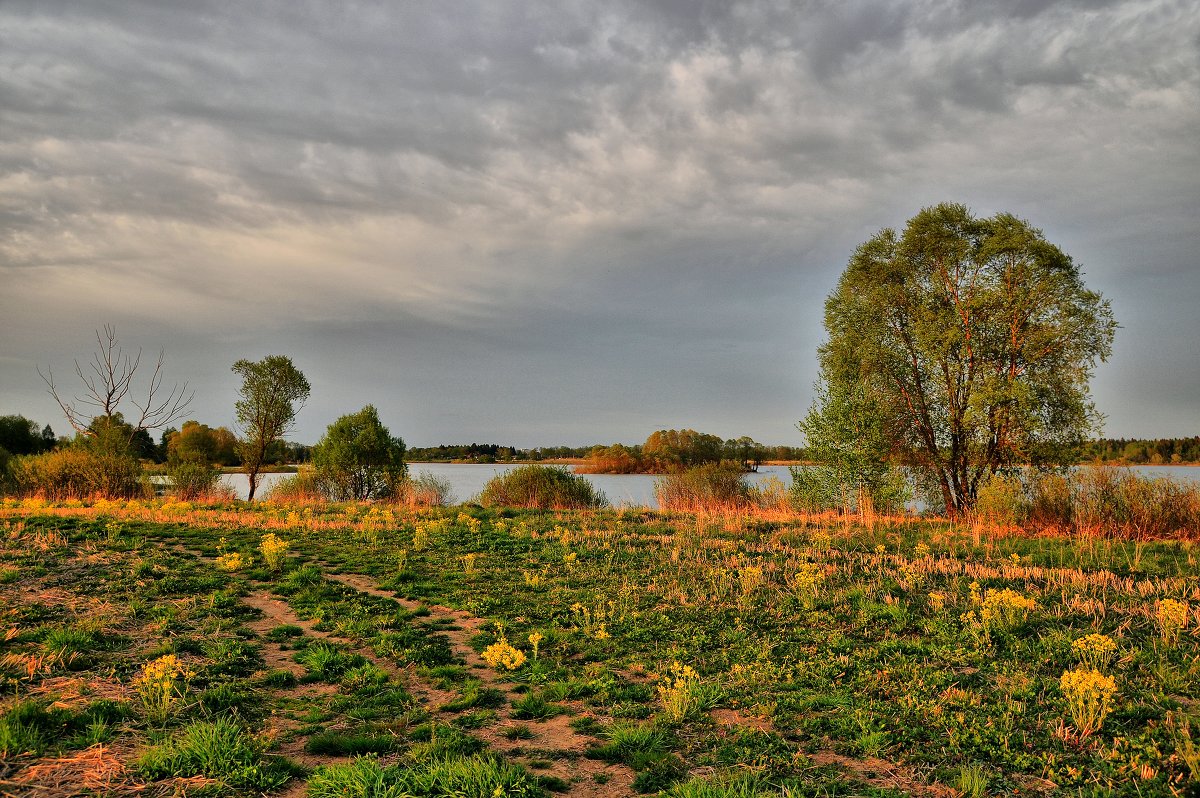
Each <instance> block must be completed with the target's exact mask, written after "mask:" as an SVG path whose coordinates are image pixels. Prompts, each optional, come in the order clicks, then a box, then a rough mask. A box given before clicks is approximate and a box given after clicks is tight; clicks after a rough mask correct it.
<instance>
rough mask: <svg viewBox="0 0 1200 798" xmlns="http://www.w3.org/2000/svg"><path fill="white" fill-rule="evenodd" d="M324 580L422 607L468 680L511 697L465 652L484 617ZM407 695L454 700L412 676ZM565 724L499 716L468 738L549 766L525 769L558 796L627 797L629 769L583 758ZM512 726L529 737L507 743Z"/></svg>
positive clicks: (347, 578) (581, 738)
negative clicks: (550, 780) (557, 787)
mask: <svg viewBox="0 0 1200 798" xmlns="http://www.w3.org/2000/svg"><path fill="white" fill-rule="evenodd" d="M326 576H327V577H328V578H329V579H332V580H334V581H336V582H340V583H341V584H343V585H346V586H347V587H350V588H353V589H354V590H357V591H359V592H361V593H367V594H369V595H372V596H377V597H379V598H384V599H388V600H390V601H394V602H396V603H397V604H398V605H400V606H401V607H403V608H404V609H406V610H416V609H418V608H426V609H428V610H429V613H430V615H429V619H430V620H431V621H434V622H436V623H439V625H440V626H441V627H445V626H448V628H439V629H438V630H437V632H438V634H441V635H445V636H446V638H447V639H449V641H450V647H451V650H452V651H453V652H454V656H456V657H458V658H459V659H461V660H462V661H463V662H465V663H467V666H468V667H469V668H470V670H471V675H472V676H473V677H474V678H476V679H478V680H479V681H480V682H481V683H482V684H483V686H484V687H490V688H493V689H496V690H500V691H502V692H504V693H505V694H506V695H507V697H508V699H509V702H510V703H511V702H512V700H513V698H514V697H517V694H515V693H514V692H513V689H514V687H516V685H514V684H512V683H511V682H507V681H504V680H502V679H500V678H499V677H498V676H497V675H496V673H495V671H493V670H492V669H491V668H489V667H487V665H486V664H485V663H484V661H483V658H482V657H480V655H479V654H478V653H477V652H476V651H475V649H473V648H471V645H470V642H469V641H470V640H471V638H472V637H474V636H475V635H476V634H478V633H479V632H480V631H481V630H482V629H483V627H484V626H485V625H486V623H487V622H486V621H485V620H484V619H482V618H477V617H475V616H473V615H471V614H470V613H468V612H464V611H462V610H455V609H451V608H450V607H442V606H438V605H429V604H424V603H422V602H418V601H413V600H411V599H406V598H401V597H399V596H397V595H396V594H395V593H394V592H392V591H389V590H383V589H381V588H380V587H379V585H378V583H377V582H376V581H375V580H374V579H372V578H371V577H369V576H364V575H362V574H346V573H340V574H331V573H327V574H326ZM410 692H412V693H413V694H414V695H417V696H419V697H424V698H436V700H434V701H430V702H427V706H428V707H429V709H430V711H436V710H437V708H439V707H441V706H443V705H444V704H445V703H446V702H447V701H449V700H451V699H452V698H454V697H455V696H456V694H455V693H447V692H445V691H441V690H437V689H436V688H434V687H433V686H432V685H429V684H426V683H424V681H423V680H421V679H419V678H417V677H416V675H415V674H413V679H412V681H411V687H410ZM558 703H560V704H563V705H565V706H568V707H569V708H570V709H571V710H572V711H573V712H574V713H575V714H576V715H577V716H578V715H586V714H591V713H590V712H589V711H588V709H587V708H586V707H585V706H584V705H583V704H580V703H577V702H569V701H568V702H558ZM570 721H571V718H570V717H569V716H566V715H559V716H556V717H553V718H548V719H546V720H544V721H536V722H528V723H526V722H521V721H515V720H513V719H511V718H508V717H504V718H501V719H499V720H498V721H497V722H496V723H493V724H491V725H489V726H486V727H484V728H482V729H477V730H474V731H473V732H472V734H473V735H474V736H475V737H477V738H479V739H480V740H483V741H484V742H485V743H487V744H488V746H489V747H490V748H491V749H492V750H493V751H496V752H498V753H501V754H504V755H505V756H507V757H509V758H511V759H514V760H516V761H518V762H522V764H525V765H526V766H530V764H531V763H538V764H542V765H544V764H545V763H547V762H548V763H549V767H544V766H543V767H539V768H534V767H530V770H532V771H533V772H536V773H541V774H543V775H550V776H556V777H558V778H560V779H562V780H563V781H565V782H567V783H568V784H569V785H570V786H569V788H568V790H567V791H566V792H565V793H564V795H567V796H571V798H616V796H627V795H633V794H634V792H633V789H632V784H633V771H632V770H631V769H630V768H628V767H625V766H624V765H614V764H609V763H606V762H600V761H597V760H592V759H587V758H585V757H584V756H583V753H584V751H586V750H587V749H588V747H589V746H590V745H591V743H592V742H593V738H591V737H589V736H587V735H583V734H580V733H579V732H577V731H575V730H574V729H573V728H571V726H570ZM515 726H524V727H525V728H527V729H528V730H529V731H530V732H532V733H533V737H531V738H529V739H526V740H509V739H508V738H507V737H505V736H504V733H505V732H506V731H508V730H510V729H512V728H513V727H515ZM522 760H524V761H522Z"/></svg>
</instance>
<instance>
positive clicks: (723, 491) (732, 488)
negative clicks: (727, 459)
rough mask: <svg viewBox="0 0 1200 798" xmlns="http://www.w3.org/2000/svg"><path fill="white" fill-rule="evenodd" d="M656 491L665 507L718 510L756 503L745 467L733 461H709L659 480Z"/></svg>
mask: <svg viewBox="0 0 1200 798" xmlns="http://www.w3.org/2000/svg"><path fill="white" fill-rule="evenodd" d="M654 495H655V497H656V498H657V499H658V506H659V507H661V508H662V509H664V510H682V511H688V510H718V509H730V508H738V507H747V506H749V505H751V504H753V503H754V499H753V493H752V492H751V489H750V486H749V485H747V484H746V483H745V481H743V480H742V469H741V468H740V467H739V466H736V465H734V464H732V463H719V464H718V463H707V464H705V465H700V466H695V467H694V468H689V469H687V470H686V471H679V472H676V473H674V474H667V475H666V476H664V477H662V478H660V479H657V480H655V482H654Z"/></svg>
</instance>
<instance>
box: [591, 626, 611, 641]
mask: <svg viewBox="0 0 1200 798" xmlns="http://www.w3.org/2000/svg"><path fill="white" fill-rule="evenodd" d="M592 637H594V638H596V639H597V640H607V639H608V638H610V637H612V635H610V634H609V633H608V630H607V629H605V628H604V624H602V623H601V624H597V625H596V629H595V631H593V632H592Z"/></svg>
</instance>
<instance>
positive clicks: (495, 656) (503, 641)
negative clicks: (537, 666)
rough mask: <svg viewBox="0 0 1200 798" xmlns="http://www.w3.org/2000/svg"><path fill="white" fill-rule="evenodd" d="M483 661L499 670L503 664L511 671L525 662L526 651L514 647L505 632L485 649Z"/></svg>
mask: <svg viewBox="0 0 1200 798" xmlns="http://www.w3.org/2000/svg"><path fill="white" fill-rule="evenodd" d="M482 656H483V661H484V662H486V663H487V664H488V665H489V666H491V667H492V668H494V669H496V670H499V669H500V667H501V666H503V667H505V668H507V669H508V670H510V671H515V670H516V669H517V668H519V667H521V666H522V665H524V664H525V653H524V652H522V651H519V650H517V649H516V648H513V646H512V645H511V644H510V643H509V642H508V638H506V637H505V636H504V635H503V634H501V635H500V639H499V640H497V641H496V642H495V643H492V644H491V645H490V646H488V647H487V648H485V649H484V650H483V655H482Z"/></svg>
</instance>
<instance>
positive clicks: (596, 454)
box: [408, 429, 805, 474]
mask: <svg viewBox="0 0 1200 798" xmlns="http://www.w3.org/2000/svg"><path fill="white" fill-rule="evenodd" d="M647 447H648V448H647ZM804 459H805V458H804V449H802V448H800V447H798V446H764V445H763V444H761V443H757V442H756V441H754V440H751V439H750V438H745V437H743V438H737V439H730V440H726V441H723V440H721V439H720V438H719V437H717V436H715V435H706V434H704V433H699V432H696V431H695V430H687V429H685V430H659V431H658V432H655V433H653V434H652V435H651V436H650V437H649V438H648V439H647V440H646V443H644V444H634V445H625V444H621V443H614V444H612V445H611V446H604V445H596V444H593V445H589V446H539V447H535V448H532V449H518V448H517V447H516V446H501V445H499V444H495V443H469V444H468V443H463V444H440V445H438V446H430V447H425V448H420V447H413V448H410V449H409V450H408V461H409V462H412V463H538V462H544V461H554V460H583V461H585V462H584V463H583V465H582V468H581V469H580V470H582V471H584V472H585V473H590V474H637V473H651V474H654V473H662V472H666V471H671V470H674V469H675V468H677V467H687V466H691V465H702V464H704V463H711V462H719V461H723V460H724V461H735V462H737V463H740V464H744V465H746V467H747V468H755V467H757V466H759V465H762V464H763V463H765V462H770V461H783V462H802V461H803V460H804Z"/></svg>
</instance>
